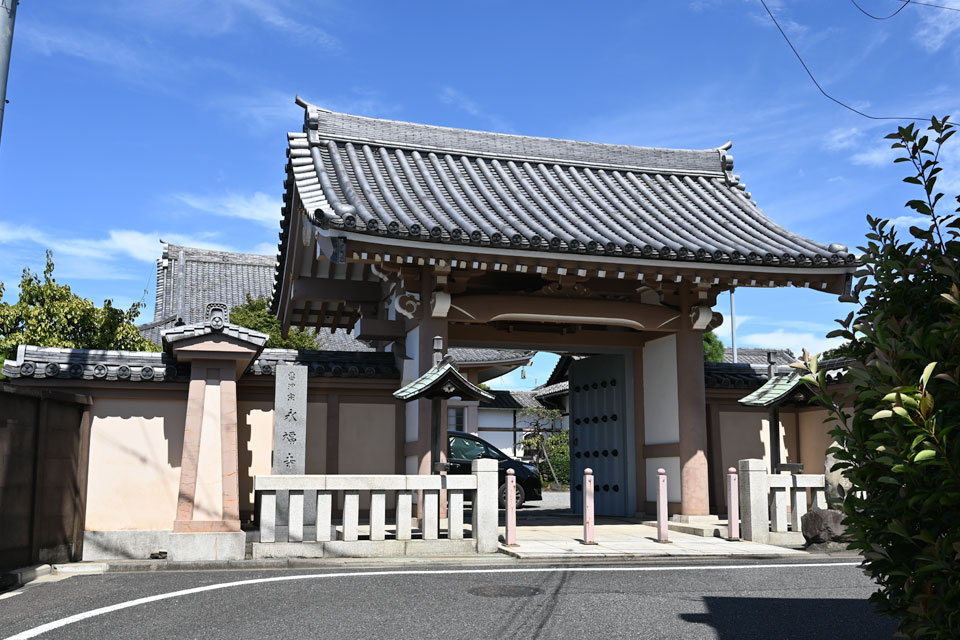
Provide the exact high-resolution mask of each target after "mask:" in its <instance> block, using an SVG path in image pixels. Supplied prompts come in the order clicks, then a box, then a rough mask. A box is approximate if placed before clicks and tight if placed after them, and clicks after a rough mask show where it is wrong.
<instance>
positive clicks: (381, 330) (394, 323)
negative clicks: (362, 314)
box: [356, 318, 407, 340]
mask: <svg viewBox="0 0 960 640" xmlns="http://www.w3.org/2000/svg"><path fill="white" fill-rule="evenodd" d="M406 335H407V334H406V332H405V331H404V326H403V321H402V320H382V319H379V318H360V319H359V320H358V321H357V324H356V337H357V339H358V340H397V339H399V338H403V337H404V336H406Z"/></svg>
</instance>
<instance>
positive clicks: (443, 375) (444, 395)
mask: <svg viewBox="0 0 960 640" xmlns="http://www.w3.org/2000/svg"><path fill="white" fill-rule="evenodd" d="M433 346H434V355H433V359H434V365H433V366H432V367H431V368H430V369H428V370H427V371H426V372H425V373H424V374H423V375H422V376H420V377H419V378H417V379H416V380H414V381H413V382H410V383H409V384H406V385H404V386H403V387H401V388H399V389H397V390H396V391H394V392H393V397H394V398H396V399H397V400H401V401H403V402H414V401H416V400H420V399H424V400H430V401H431V412H430V442H431V457H432V460H433V472H434V473H443V472H445V471H447V468H448V467H447V463H446V460H445V458H446V446H445V443H446V439H447V438H446V433H447V429H446V426H447V425H446V423H445V422H443V403H442V402H441V400H449V399H450V398H460V399H461V400H466V401H479V400H486V401H490V400H493V394H492V393H489V392H487V391H484V390H483V389H481V388H480V387H478V386H477V385H475V384H473V383H472V382H470V381H469V380H467V379H466V378H465V377H464V376H463V375H462V374H461V373H460V372H459V371H457V367H456V366H455V365H454V363H453V357H452V356H450V355H445V356H444V355H442V352H443V338H441V337H439V336H437V337H435V338H434V339H433Z"/></svg>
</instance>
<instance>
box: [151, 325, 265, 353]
mask: <svg viewBox="0 0 960 640" xmlns="http://www.w3.org/2000/svg"><path fill="white" fill-rule="evenodd" d="M216 320H219V318H217V319H216ZM216 320H215V321H214V322H211V321H206V322H197V323H194V324H185V325H178V326H176V327H171V328H169V329H164V330H163V331H161V332H160V338H161V340H163V346H164V347H169V346H170V345H172V344H175V343H177V342H180V341H181V340H188V339H190V338H199V337H202V336H208V335H211V334H214V333H217V334H223V335H226V336H230V337H231V338H235V339H236V340H241V341H243V342H247V343H249V344H250V346H252V347H255V348H256V349H257V351H260V350H262V349H263V346H264V345H265V344H267V340H268V339H269V338H270V336H268V335H267V334H265V333H260V332H259V331H254V330H253V329H247V328H246V327H240V326H237V325H235V324H230V323H228V322H227V323H224V322H220V323H219V325H218V324H216Z"/></svg>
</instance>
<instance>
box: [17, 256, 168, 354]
mask: <svg viewBox="0 0 960 640" xmlns="http://www.w3.org/2000/svg"><path fill="white" fill-rule="evenodd" d="M2 297H3V283H0V298H2ZM141 308H143V302H136V303H134V304H133V305H131V307H130V308H129V309H127V310H126V311H124V310H123V309H117V308H116V307H114V306H113V304H112V303H111V301H110V300H104V302H103V307H99V308H98V307H97V306H96V305H94V304H93V302H91V301H90V300H87V299H86V298H81V297H80V296H78V295H77V294H75V293H73V292H72V291H71V290H70V287H69V286H67V285H64V284H57V281H56V280H55V279H54V277H53V254H52V253H51V252H50V251H48V252H47V264H46V267H45V268H44V270H43V275H42V277H41V276H40V275H39V274H36V273H33V272H32V271H31V270H30V269H24V270H23V275H22V276H21V278H20V298H19V299H18V300H17V301H16V302H14V303H13V304H10V303H6V302H0V357H3V358H13V357H16V351H17V345H21V344H32V345H36V346H40V347H66V348H72V349H126V350H130V351H159V347H157V346H156V345H155V344H153V343H152V342H150V341H149V340H146V339H144V338H143V337H141V336H140V332H139V331H138V330H137V327H136V326H135V325H134V321H135V320H136V319H137V316H139V315H140V309H141Z"/></svg>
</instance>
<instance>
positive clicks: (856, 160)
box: [850, 144, 897, 167]
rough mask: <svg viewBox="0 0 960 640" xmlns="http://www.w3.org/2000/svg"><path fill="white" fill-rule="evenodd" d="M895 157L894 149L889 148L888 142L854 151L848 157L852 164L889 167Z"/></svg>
mask: <svg viewBox="0 0 960 640" xmlns="http://www.w3.org/2000/svg"><path fill="white" fill-rule="evenodd" d="M896 157H897V154H896V150H895V149H891V148H890V145H889V144H884V145H883V146H879V147H874V148H872V149H867V150H864V151H861V152H860V153H855V154H853V155H852V156H851V157H850V161H851V162H853V164H859V165H864V166H868V167H889V166H890V165H892V164H893V161H894V159H895V158H896Z"/></svg>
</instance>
